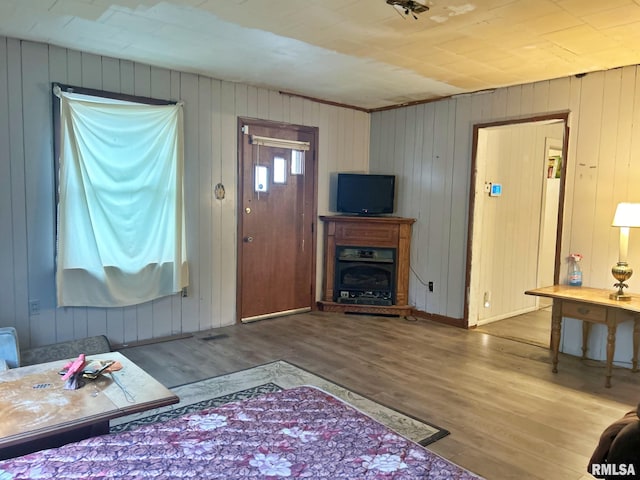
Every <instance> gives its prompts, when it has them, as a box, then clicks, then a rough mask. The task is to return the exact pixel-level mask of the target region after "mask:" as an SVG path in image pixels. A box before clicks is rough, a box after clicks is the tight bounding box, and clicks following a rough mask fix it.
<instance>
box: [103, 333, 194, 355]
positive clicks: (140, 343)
mask: <svg viewBox="0 0 640 480" xmlns="http://www.w3.org/2000/svg"><path fill="white" fill-rule="evenodd" d="M191 337H193V333H182V334H177V335H169V336H166V337H158V338H149V339H148V340H138V341H136V342H127V343H121V344H112V345H111V349H112V350H113V351H114V352H117V351H119V350H125V349H127V348H133V347H141V346H143V345H152V344H154V343H162V342H170V341H171V340H182V339H185V338H191Z"/></svg>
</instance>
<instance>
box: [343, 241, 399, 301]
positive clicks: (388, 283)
mask: <svg viewBox="0 0 640 480" xmlns="http://www.w3.org/2000/svg"><path fill="white" fill-rule="evenodd" d="M395 277H396V249H395V248H372V247H344V246H338V247H336V266H335V288H334V292H335V294H334V296H335V298H334V301H335V302H338V303H350V304H361V305H394V304H395V298H394V297H395V293H394V292H395Z"/></svg>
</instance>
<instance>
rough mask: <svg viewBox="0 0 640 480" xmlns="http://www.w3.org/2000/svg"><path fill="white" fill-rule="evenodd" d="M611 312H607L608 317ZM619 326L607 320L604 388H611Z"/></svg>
mask: <svg viewBox="0 0 640 480" xmlns="http://www.w3.org/2000/svg"><path fill="white" fill-rule="evenodd" d="M608 316H609V312H607V317H608ZM617 327H618V325H617V324H616V323H615V321H612V320H611V319H609V318H608V319H607V367H606V380H605V384H604V386H605V387H606V388H611V375H612V372H613V353H614V352H615V350H616V329H617Z"/></svg>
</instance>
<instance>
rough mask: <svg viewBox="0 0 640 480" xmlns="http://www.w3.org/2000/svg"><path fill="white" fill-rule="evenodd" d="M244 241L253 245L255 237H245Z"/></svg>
mask: <svg viewBox="0 0 640 480" xmlns="http://www.w3.org/2000/svg"><path fill="white" fill-rule="evenodd" d="M244 241H245V242H247V243H251V242H253V237H252V236H248V237H244Z"/></svg>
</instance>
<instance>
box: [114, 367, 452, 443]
mask: <svg viewBox="0 0 640 480" xmlns="http://www.w3.org/2000/svg"><path fill="white" fill-rule="evenodd" d="M278 364H284V365H288V366H290V367H292V368H295V369H298V370H300V371H302V372H304V373H306V374H307V375H311V376H313V377H317V378H319V379H321V380H323V381H325V382H327V383H329V384H332V385H335V386H336V387H338V388H341V389H343V390H345V391H346V392H350V393H352V394H354V395H357V396H359V397H361V398H363V399H365V400H366V401H368V402H371V403H373V404H377V405H379V406H381V407H383V408H385V409H387V410H389V411H392V412H394V413H396V414H398V415H401V416H404V417H406V418H408V419H411V420H413V421H414V422H417V423H422V424H424V425H426V426H428V427H430V428H432V429H434V430H436V432H435V433H433V434H432V435H429V436H428V437H426V438H423V439H420V440H414V441H415V442H416V443H418V444H419V445H422V446H423V447H426V446H427V445H430V444H432V443H434V442H436V441H438V440H440V439H442V438H444V437H446V436H447V435H449V434H450V432H449V430H446V429H444V428H442V427H440V426H438V425H435V424H433V423H431V422H427V421H425V420H423V419H421V418H419V417H416V416H415V415H411V414H407V413H405V412H403V411H401V410H398V409H397V408H393V407H390V406H388V405H385V404H384V403H382V402H379V401H378V400H374V399H372V398H371V397H368V396H367V395H363V394H361V393H359V392H357V391H355V390H353V389H351V388H349V387H346V386H344V385H342V384H340V383H338V382H335V381H334V380H331V379H329V378H327V377H325V376H323V375H319V374H317V373H315V372H312V371H310V370H308V369H306V368H304V367H301V366H299V365H296V364H295V363H293V362H290V361H287V360H282V359H280V360H274V361H272V362H267V363H263V364H260V365H254V366H252V367H247V368H243V369H240V370H236V371H233V372H229V373H224V374H221V375H215V376H212V377H207V378H203V379H200V380H196V381H194V382H187V383H183V384H180V385H175V386H172V387H169V388H170V389H171V390H174V389H177V388H182V387H187V386H189V385H195V384H198V383H201V382H206V381H209V380H217V379H223V378H224V377H228V376H232V375H237V374H240V373H242V372H248V371H250V370H254V369H260V368H267V367H269V366H277V365H278ZM269 383H273V384H275V385H276V386H277V387H279V388H281V389H285V388H289V387H285V386H283V385H279V384H278V382H277V380H276V381H267V382H265V384H269ZM252 388H257V387H251V388H247V389H243V390H239V391H237V392H232V393H229V394H225V395H222V396H220V397H213V398H211V399H208V400H203V402H206V401H209V400H211V401H214V400H216V399H217V398H224V397H226V396H229V395H231V396H232V395H236V394H241V393H243V392H246V391H249V390H251V389H252ZM321 388H322V387H321ZM342 400H343V401H344V402H346V403H348V404H350V405H351V406H352V407H354V408H356V409H357V410H359V411H362V412H363V413H365V414H366V415H368V416H370V417H372V418H374V419H375V416H373V415H372V414H371V413H369V412H366V411H364V410H363V409H361V408H360V407H358V406H356V405H353V404H352V403H351V402H350V401H349V400H348V399H342ZM231 401H233V400H231ZM196 403H201V402H196ZM225 403H226V402H225ZM221 404H222V403H221ZM190 405H194V404H190ZM188 406H189V405H187V406H186V407H188ZM178 408H183V407H177V408H176V409H178ZM205 408H206V407H205ZM172 410H175V409H171V410H169V411H172ZM157 415H158V414H155V415H150V416H151V417H154V416H157ZM138 420H141V419H140V418H139V419H136V420H132V422H135V421H138ZM376 420H377V421H379V422H381V423H383V424H384V423H385V422H383V421H381V420H380V419H376ZM127 423H131V422H127ZM387 426H389V425H387ZM117 427H119V425H116V426H115V428H117ZM112 428H114V427H112ZM391 428H393V427H391ZM399 433H401V432H399ZM401 434H402V433H401Z"/></svg>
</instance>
